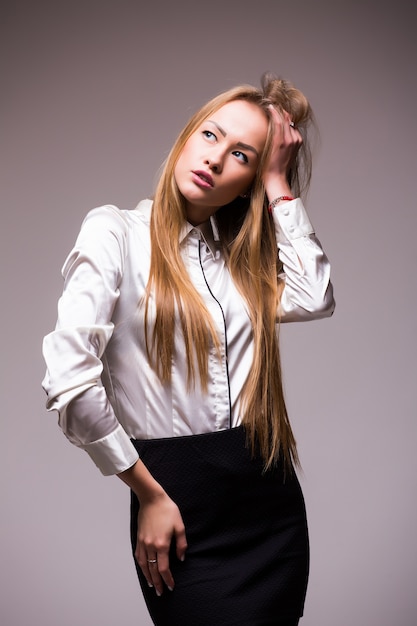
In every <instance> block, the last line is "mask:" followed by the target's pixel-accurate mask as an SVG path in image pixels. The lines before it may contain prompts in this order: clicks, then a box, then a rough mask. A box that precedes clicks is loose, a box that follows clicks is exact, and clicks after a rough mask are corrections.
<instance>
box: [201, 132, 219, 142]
mask: <svg viewBox="0 0 417 626" xmlns="http://www.w3.org/2000/svg"><path fill="white" fill-rule="evenodd" d="M203 135H204V137H206V138H207V139H210V141H216V139H217V137H216V135H215V134H214V133H212V132H211V130H203Z"/></svg>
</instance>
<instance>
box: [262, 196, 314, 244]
mask: <svg viewBox="0 0 417 626" xmlns="http://www.w3.org/2000/svg"><path fill="white" fill-rule="evenodd" d="M272 214H273V217H274V222H275V235H276V238H277V242H278V243H285V242H286V241H291V240H292V239H299V238H300V237H306V236H308V235H312V234H314V228H313V226H312V224H311V222H310V219H309V217H308V215H307V211H306V210H305V208H304V205H303V202H302V200H301V199H300V198H296V199H295V200H291V201H289V202H284V203H281V202H279V203H278V204H277V205H276V207H275V208H274V209H273V212H272Z"/></svg>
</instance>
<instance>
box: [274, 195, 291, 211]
mask: <svg viewBox="0 0 417 626" xmlns="http://www.w3.org/2000/svg"><path fill="white" fill-rule="evenodd" d="M281 200H294V198H292V197H291V196H279V197H278V198H275V200H272V202H270V204H269V206H268V211H269V212H270V213H272V211H273V210H274V208H275V207H276V206H277V204H278V202H281Z"/></svg>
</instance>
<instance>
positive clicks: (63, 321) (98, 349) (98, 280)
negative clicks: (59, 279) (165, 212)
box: [42, 206, 137, 474]
mask: <svg viewBox="0 0 417 626" xmlns="http://www.w3.org/2000/svg"><path fill="white" fill-rule="evenodd" d="M125 256H126V224H125V223H124V219H123V216H122V213H121V212H120V211H119V210H118V209H117V208H116V207H111V206H106V207H100V208H98V209H94V210H93V211H90V213H89V214H88V215H87V217H86V219H85V220H84V222H83V225H82V227H81V231H80V234H79V236H78V238H77V241H76V244H75V246H74V248H73V250H72V251H71V252H70V254H69V256H68V257H67V259H66V261H65V264H64V266H63V269H62V274H63V277H64V281H65V282H64V290H63V294H62V296H61V298H60V300H59V304H58V321H57V325H56V328H55V330H54V332H52V333H50V334H49V335H47V336H46V337H45V339H44V342H43V354H44V358H45V361H46V364H47V371H46V375H45V378H44V380H43V382H42V385H43V388H44V390H45V391H46V393H47V395H48V400H47V409H48V410H50V411H51V410H57V411H58V414H59V425H60V427H61V428H62V430H63V432H64V434H65V435H66V436H67V437H68V439H69V440H70V441H71V442H72V443H73V444H75V445H76V446H78V447H80V448H83V449H84V450H86V451H87V452H88V453H89V455H90V456H91V458H92V459H93V461H94V462H95V463H96V465H97V466H98V467H99V468H100V470H101V471H102V473H103V474H113V473H116V472H120V471H123V470H124V469H127V468H128V467H130V466H131V465H132V464H133V463H134V462H135V461H136V459H137V453H136V451H135V449H134V447H133V446H132V444H131V441H130V438H129V437H128V435H127V434H126V432H125V431H124V430H123V428H122V427H121V425H120V423H119V422H118V420H117V418H116V416H115V413H114V410H113V408H112V406H111V404H110V402H109V399H108V397H107V395H106V391H105V389H104V387H103V385H102V382H101V374H102V371H103V364H102V361H101V357H102V356H103V353H104V351H105V348H106V346H107V343H108V341H109V340H110V338H111V336H112V333H113V324H112V322H111V317H112V312H113V310H114V306H115V304H116V301H117V299H118V296H119V289H118V285H119V283H120V280H121V277H122V275H123V265H124V259H125Z"/></svg>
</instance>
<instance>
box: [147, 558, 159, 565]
mask: <svg viewBox="0 0 417 626" xmlns="http://www.w3.org/2000/svg"><path fill="white" fill-rule="evenodd" d="M147 561H148V563H152V564H154V563H157V562H158V559H147Z"/></svg>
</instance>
